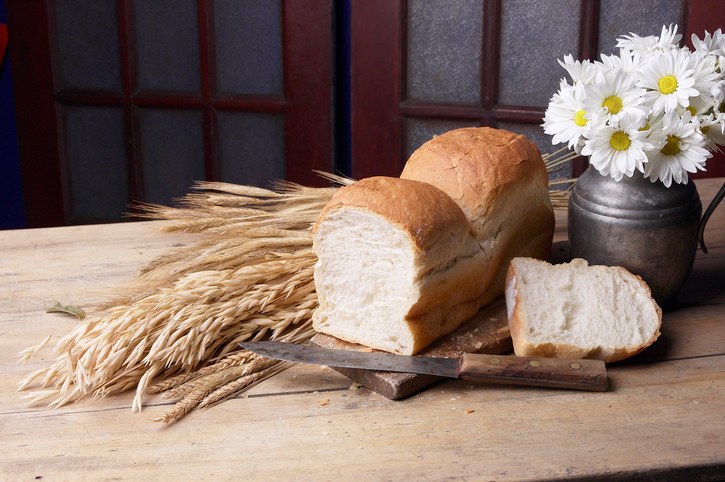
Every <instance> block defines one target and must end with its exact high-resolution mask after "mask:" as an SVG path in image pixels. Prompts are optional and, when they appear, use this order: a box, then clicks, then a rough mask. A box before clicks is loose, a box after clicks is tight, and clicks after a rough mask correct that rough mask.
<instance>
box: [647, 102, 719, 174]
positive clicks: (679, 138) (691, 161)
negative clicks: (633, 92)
mask: <svg viewBox="0 0 725 482" xmlns="http://www.w3.org/2000/svg"><path fill="white" fill-rule="evenodd" d="M691 120H692V117H691V114H690V112H685V114H684V115H683V116H682V117H680V116H679V115H678V114H677V112H674V111H673V112H669V113H666V114H665V115H664V116H662V117H661V118H660V120H659V121H658V123H659V124H661V128H660V125H657V126H654V125H653V128H652V131H653V133H652V136H651V138H652V139H654V141H655V142H653V143H654V144H655V148H654V149H653V150H650V151H648V152H647V163H646V164H645V170H644V175H645V176H646V177H648V178H650V180H651V181H652V182H656V181H657V180H660V181H662V183H663V184H664V185H665V186H666V187H670V185H671V184H672V181H673V180H674V181H675V182H677V183H682V184H684V183H687V180H688V177H687V173H688V172H697V170H702V171H704V170H705V167H704V165H705V161H706V160H707V159H709V158H710V157H712V153H710V152H709V151H708V150H707V149H705V139H704V138H703V136H702V134H700V132H699V131H698V129H697V124H696V123H694V122H691Z"/></svg>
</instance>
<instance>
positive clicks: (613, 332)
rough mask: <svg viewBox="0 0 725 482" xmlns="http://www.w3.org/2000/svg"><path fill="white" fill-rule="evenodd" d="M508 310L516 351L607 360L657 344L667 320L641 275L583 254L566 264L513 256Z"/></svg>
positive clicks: (510, 268)
mask: <svg viewBox="0 0 725 482" xmlns="http://www.w3.org/2000/svg"><path fill="white" fill-rule="evenodd" d="M506 309H507V312H508V319H509V328H510V330H511V339H512V341H513V345H514V351H515V352H516V354H517V355H519V356H535V357H552V358H595V359H599V360H602V361H604V362H605V363H610V362H615V361H618V360H622V359H624V358H627V357H630V356H632V355H635V354H637V353H639V352H640V351H642V350H644V349H645V348H647V347H648V346H650V345H651V344H652V343H654V341H655V340H656V339H657V337H658V336H659V334H660V324H661V320H662V310H661V309H660V307H659V306H658V305H657V303H656V302H655V301H654V299H652V295H651V292H650V289H649V287H648V286H647V284H646V283H645V282H644V281H642V279H641V278H640V277H639V276H635V275H633V274H632V273H630V272H629V271H627V270H626V269H624V268H619V267H606V266H589V265H588V263H587V262H586V261H585V260H583V259H574V260H572V261H571V262H570V263H566V264H561V265H552V264H549V263H547V262H544V261H540V260H537V259H531V258H515V259H513V260H512V261H511V264H510V266H509V270H508V274H507V277H506Z"/></svg>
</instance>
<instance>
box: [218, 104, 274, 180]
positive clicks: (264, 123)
mask: <svg viewBox="0 0 725 482" xmlns="http://www.w3.org/2000/svg"><path fill="white" fill-rule="evenodd" d="M218 119H219V147H220V149H219V150H220V154H221V178H222V181H226V182H231V183H235V184H244V185H249V186H259V187H269V182H270V181H273V180H277V179H285V177H286V164H285V144H284V116H283V115H278V114H256V113H234V112H220V113H219V116H218Z"/></svg>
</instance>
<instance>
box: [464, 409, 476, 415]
mask: <svg viewBox="0 0 725 482" xmlns="http://www.w3.org/2000/svg"><path fill="white" fill-rule="evenodd" d="M473 412H475V410H471V409H470V408H467V409H466V415H468V414H469V413H473Z"/></svg>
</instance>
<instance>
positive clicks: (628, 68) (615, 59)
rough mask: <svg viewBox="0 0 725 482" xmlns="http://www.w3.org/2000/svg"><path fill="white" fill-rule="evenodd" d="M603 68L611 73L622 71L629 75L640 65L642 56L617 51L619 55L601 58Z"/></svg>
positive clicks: (637, 53) (620, 50)
mask: <svg viewBox="0 0 725 482" xmlns="http://www.w3.org/2000/svg"><path fill="white" fill-rule="evenodd" d="M601 59H602V61H601V65H602V66H603V68H605V69H607V70H611V71H616V70H623V71H625V72H627V73H628V74H631V73H632V72H634V71H635V70H637V69H638V68H639V67H640V65H641V64H642V54H641V53H639V52H633V51H630V50H627V49H619V55H605V54H602V56H601Z"/></svg>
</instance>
